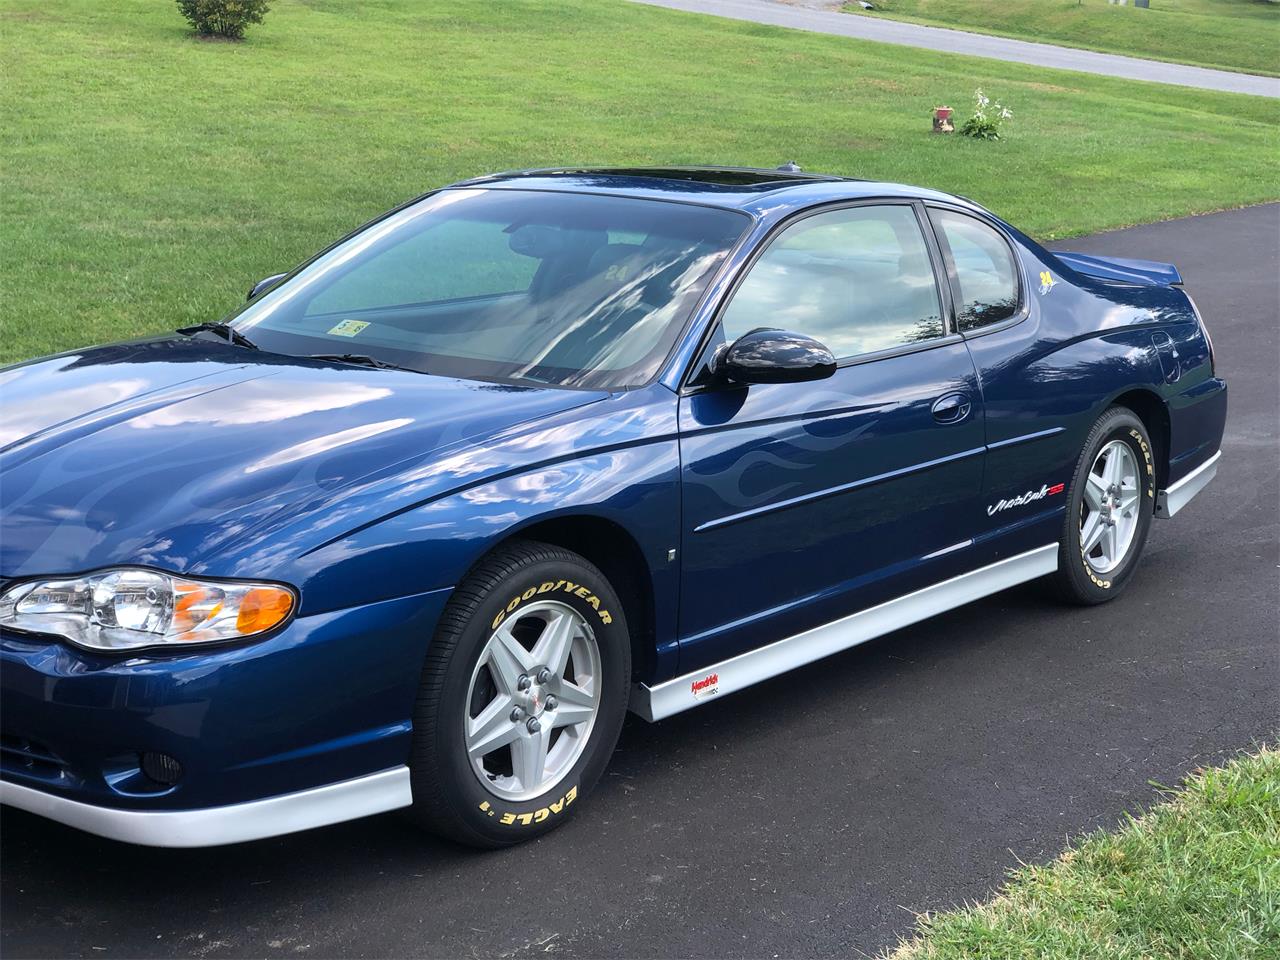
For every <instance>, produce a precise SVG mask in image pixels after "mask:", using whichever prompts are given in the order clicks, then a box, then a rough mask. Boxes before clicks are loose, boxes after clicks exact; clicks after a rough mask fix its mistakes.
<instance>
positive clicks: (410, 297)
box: [306, 220, 539, 315]
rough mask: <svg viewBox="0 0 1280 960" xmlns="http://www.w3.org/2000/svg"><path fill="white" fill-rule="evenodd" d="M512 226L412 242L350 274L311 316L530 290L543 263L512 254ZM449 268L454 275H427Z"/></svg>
mask: <svg viewBox="0 0 1280 960" xmlns="http://www.w3.org/2000/svg"><path fill="white" fill-rule="evenodd" d="M506 226H507V225H506V224H503V223H500V222H493V221H484V220H449V221H446V222H444V223H441V224H440V225H439V226H438V227H437V228H436V229H434V230H424V231H422V232H420V233H416V234H414V235H412V236H409V237H407V238H406V239H405V240H404V241H403V242H402V243H399V244H396V245H394V246H391V247H388V248H387V249H386V250H385V251H383V252H382V253H380V254H378V255H376V256H374V257H372V258H370V260H369V261H368V262H367V263H366V264H365V265H364V267H363V269H360V270H353V271H351V272H349V273H346V274H344V275H343V276H341V277H339V278H338V279H337V280H335V281H334V282H333V283H332V284H330V285H329V287H327V288H326V289H325V290H322V291H321V292H320V293H319V294H317V295H316V296H315V297H313V298H312V300H311V302H310V303H308V304H307V310H306V312H307V314H308V315H314V314H321V313H331V312H334V311H343V310H359V309H367V308H370V307H378V306H396V305H402V304H409V303H431V302H433V301H439V300H459V299H463V298H465V297H494V296H501V295H502V294H511V293H522V292H525V291H527V290H528V289H529V284H530V283H531V282H532V280H533V276H534V274H535V273H536V272H537V270H538V262H539V261H538V260H536V259H535V258H533V257H529V256H525V255H523V254H520V253H517V252H516V251H514V250H512V249H511V244H510V243H509V241H510V239H511V235H510V234H509V233H506V232H505V227H506ZM441 262H447V263H449V264H450V265H451V267H452V269H451V270H449V272H447V273H445V272H443V271H440V270H431V269H424V266H425V265H426V264H435V263H441Z"/></svg>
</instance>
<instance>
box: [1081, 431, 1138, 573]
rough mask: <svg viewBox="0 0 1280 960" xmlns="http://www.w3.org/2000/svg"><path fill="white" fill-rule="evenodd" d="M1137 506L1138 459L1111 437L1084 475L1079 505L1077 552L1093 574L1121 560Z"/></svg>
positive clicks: (1107, 570)
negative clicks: (1082, 492)
mask: <svg viewBox="0 0 1280 960" xmlns="http://www.w3.org/2000/svg"><path fill="white" fill-rule="evenodd" d="M1141 509H1142V491H1141V488H1140V487H1139V485H1138V458H1137V457H1136V456H1135V455H1134V452H1133V448H1132V447H1130V446H1129V445H1128V444H1127V443H1125V442H1124V441H1123V440H1112V441H1111V442H1110V443H1108V444H1106V445H1105V446H1103V448H1102V449H1101V450H1099V451H1098V455H1097V456H1096V457H1095V458H1094V460H1093V465H1092V466H1091V467H1090V468H1089V473H1088V474H1087V475H1086V476H1085V485H1084V498H1083V500H1082V501H1081V505H1080V553H1081V555H1082V556H1083V557H1084V560H1085V562H1086V563H1087V564H1088V565H1089V567H1090V568H1091V569H1092V570H1093V572H1094V573H1097V574H1107V573H1110V572H1111V571H1113V570H1115V569H1116V568H1117V567H1118V566H1120V564H1121V563H1122V562H1123V561H1124V558H1125V557H1126V556H1127V555H1128V553H1129V548H1130V547H1131V546H1132V545H1133V540H1134V537H1135V535H1136V534H1137V532H1138V514H1139V511H1140V510H1141Z"/></svg>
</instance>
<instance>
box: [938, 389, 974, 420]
mask: <svg viewBox="0 0 1280 960" xmlns="http://www.w3.org/2000/svg"><path fill="white" fill-rule="evenodd" d="M972 407H973V405H972V404H971V403H970V402H969V396H968V394H964V393H948V394H947V395H946V396H944V397H939V398H938V399H937V400H935V401H934V403H933V419H935V420H937V421H938V422H939V423H959V422H960V421H961V420H963V419H964V418H965V417H967V416H968V415H969V411H970V410H971V409H972Z"/></svg>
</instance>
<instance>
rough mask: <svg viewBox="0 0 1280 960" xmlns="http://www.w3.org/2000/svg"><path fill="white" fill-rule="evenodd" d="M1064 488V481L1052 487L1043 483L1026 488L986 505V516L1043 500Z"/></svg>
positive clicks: (1055, 494)
mask: <svg viewBox="0 0 1280 960" xmlns="http://www.w3.org/2000/svg"><path fill="white" fill-rule="evenodd" d="M1065 489H1066V484H1065V483H1055V484H1054V485H1053V486H1052V487H1051V486H1049V485H1048V484H1045V485H1044V486H1042V487H1041V488H1040V489H1039V490H1028V491H1027V492H1026V493H1024V494H1022V495H1021V496H1019V497H1012V498H1010V499H1009V500H1001V501H1000V502H999V503H993V504H992V505H991V506H989V507H987V516H988V517H993V516H995V515H996V514H997V513H999V512H1000V511H1001V510H1008V509H1009V508H1010V507H1022V506H1026V505H1027V504H1028V503H1031V502H1032V501H1034V500H1043V499H1044V498H1045V497H1053V496H1057V495H1058V494H1059V493H1061V492H1062V491H1063V490H1065Z"/></svg>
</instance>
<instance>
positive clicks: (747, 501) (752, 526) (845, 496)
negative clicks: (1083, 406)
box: [680, 202, 984, 671]
mask: <svg viewBox="0 0 1280 960" xmlns="http://www.w3.org/2000/svg"><path fill="white" fill-rule="evenodd" d="M922 218H923V211H922V210H920V209H918V207H917V206H916V205H914V204H912V203H910V202H902V203H875V204H862V205H857V206H849V207H842V208H838V209H828V210H826V211H823V212H819V213H816V214H811V215H807V216H802V217H801V218H800V219H798V220H796V221H794V222H793V223H792V224H791V225H790V226H788V227H786V228H785V229H783V230H782V231H781V232H780V233H778V234H777V235H776V236H775V238H774V239H773V240H772V241H771V242H770V243H769V245H768V247H767V248H766V249H765V250H764V252H763V253H762V254H761V255H760V256H759V257H758V258H757V259H756V260H755V262H754V263H753V264H752V265H751V266H750V267H749V269H748V272H747V273H746V275H745V277H744V279H743V280H742V281H741V282H740V283H739V285H738V286H737V288H736V290H735V291H734V292H733V294H732V295H731V299H730V300H729V302H728V304H727V306H726V307H725V308H724V309H723V310H722V311H721V314H720V317H719V319H718V321H717V322H718V328H717V329H716V331H715V332H714V336H713V343H714V342H730V341H733V340H735V339H737V338H738V337H740V336H741V335H742V334H744V333H746V332H748V331H749V330H752V329H755V328H759V327H776V328H782V329H787V330H792V331H795V332H798V333H803V334H806V335H808V336H811V337H814V338H816V339H818V340H820V341H822V342H823V343H824V344H826V345H827V346H828V347H829V348H830V349H831V351H832V353H833V354H834V355H835V357H836V358H837V360H838V361H839V366H838V368H837V370H836V373H835V375H834V376H833V377H831V378H830V379H826V380H819V381H815V382H809V383H789V384H754V385H751V386H743V385H733V384H715V383H707V384H705V385H703V386H701V387H695V388H694V389H693V391H692V392H690V393H688V395H686V396H683V397H682V398H681V400H680V449H681V460H682V485H683V529H682V539H683V551H682V552H683V563H682V578H683V579H682V589H681V612H680V636H681V642H680V658H681V661H680V666H681V670H682V671H684V670H694V669H698V668H699V667H701V666H704V665H707V664H711V663H716V662H719V661H720V660H723V659H726V658H728V657H731V656H734V655H736V654H739V653H742V652H744V651H746V650H749V649H751V648H753V647H756V646H760V645H762V644H764V643H768V642H771V641H773V640H777V639H780V638H782V637H784V636H789V635H791V634H793V633H797V632H800V631H802V630H805V629H808V628H810V627H813V626H817V625H820V624H822V623H826V622H829V621H831V620H835V619H838V618H839V617H841V616H844V615H846V614H848V613H851V612H853V611H855V610H858V609H861V608H865V607H869V606H872V605H874V604H876V603H880V602H882V601H884V600H887V599H891V598H893V597H895V596H899V595H901V594H904V593H907V592H910V591H911V590H914V589H918V588H919V587H921V586H925V585H927V584H929V583H933V582H936V581H938V580H941V579H945V578H946V577H948V576H952V575H954V573H955V572H958V569H962V568H963V564H964V561H965V553H966V551H965V545H966V541H968V540H969V539H970V538H971V537H972V536H973V535H974V533H975V531H976V530H977V529H978V528H977V522H976V520H977V518H978V517H979V516H980V515H981V510H980V509H979V505H978V502H977V501H978V498H979V493H980V490H981V484H982V470H983V458H984V436H983V431H984V426H983V417H982V398H981V394H980V391H979V388H978V380H977V375H976V373H975V371H974V367H973V363H972V361H971V359H970V357H969V352H968V350H967V349H966V347H965V344H964V342H963V340H961V338H960V337H959V336H958V335H957V334H955V333H954V331H953V329H952V327H951V325H950V322H949V319H948V312H949V307H948V305H949V300H948V299H947V294H946V292H945V291H944V286H943V284H941V283H939V277H940V276H941V275H942V274H941V271H940V270H939V269H938V264H939V257H938V254H937V249H936V246H935V244H934V241H933V238H932V234H929V233H927V232H926V231H927V230H928V228H927V226H926V224H927V221H924V220H923V219H922ZM708 352H710V351H708Z"/></svg>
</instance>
